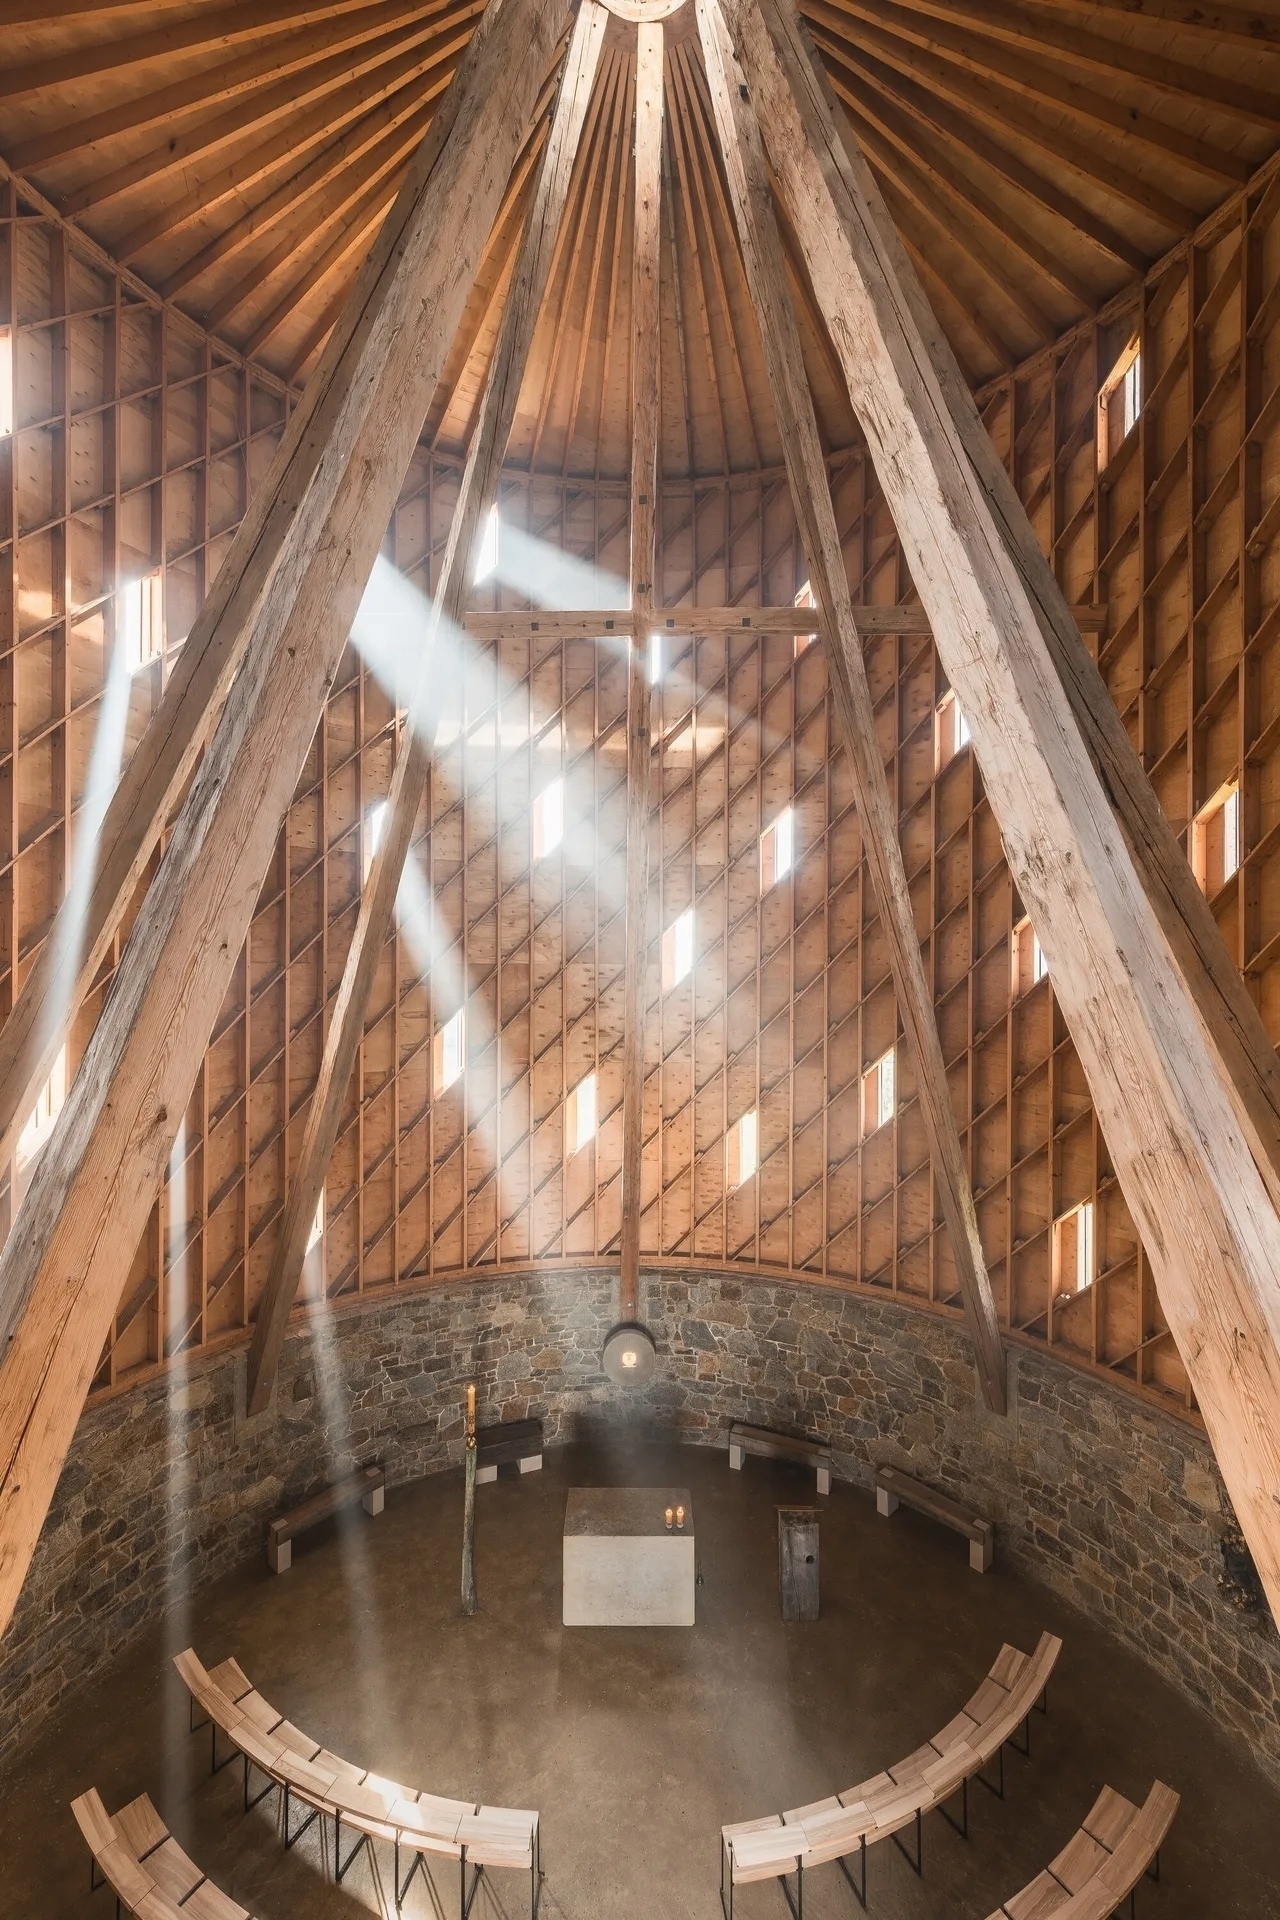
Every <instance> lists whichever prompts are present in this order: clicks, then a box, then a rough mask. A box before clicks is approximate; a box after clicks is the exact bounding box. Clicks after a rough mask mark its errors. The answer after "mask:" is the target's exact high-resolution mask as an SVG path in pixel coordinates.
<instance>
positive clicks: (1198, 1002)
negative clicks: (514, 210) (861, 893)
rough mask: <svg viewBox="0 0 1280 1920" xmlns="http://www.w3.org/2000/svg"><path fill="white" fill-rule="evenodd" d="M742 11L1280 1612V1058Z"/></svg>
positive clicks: (799, 199) (820, 107) (817, 120)
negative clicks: (1279, 1497) (1278, 1491)
mask: <svg viewBox="0 0 1280 1920" xmlns="http://www.w3.org/2000/svg"><path fill="white" fill-rule="evenodd" d="M784 5H785V11H784V9H783V6H780V5H778V4H777V0H726V7H727V11H728V14H729V18H730V20H731V23H732V27H733V31H734V37H735V41H736V44H737V48H738V53H739V56H740V58H741V59H742V62H743V65H744V67H745V70H746V73H747V77H748V81H749V83H750V87H751V93H752V96H753V99H754V102H755V106H756V111H757V114H758V115H759V118H760V123H761V125H762V127H763V128H764V129H765V132H766V138H767V139H768V143H769V149H770V154H771V157H772V160H773V164H774V168H775V171H776V173H777V176H778V180H779V184H780V186H781V188H782V191H783V194H784V197H785V199H786V202H787V205H788V207H789V209H790V211H791V216H792V218H793V220H794V221H795V223H796V229H797V233H798V234H799V237H800V240H801V243H802V245H803V247H804V249H805V255H806V259H807V261H808V264H809V270H810V275H811V278H812V280H813V284H814V290H815V293H816V294H817V296H818V298H819V300H820V302H821V304H822V307H823V310H824V312H825V313H826V314H827V316H828V320H829V324H830V325H831V328H832V335H833V338H834V340H835V341H836V344H837V347H838V348H839V351H840V354H841V358H842V361H843V363H844V366H845V373H846V379H847V381H848V384H849V391H850V399H851V401H852V402H853V404H854V406H855V408H856V410H857V412H858V415H859V417H860V419H861V420H862V422H863V426H864V430H865V432H866V436H867V441H868V445H869V448H870V452H871V456H872V459H873V461H874V463H875V466H876V469H877V471H878V473H879V474H880V479H881V485H882V487H883V489H884V492H885V496H886V499H887V500H888V502H889V504H890V507H891V510H892V513H893V518H894V522H895V524H896V526H897V529H898V534H899V538H900V540H901V542H902V545H903V549H904V554H905V558H906V560H907V562H908V564H909V566H910V568H911V574H912V579H913V580H914V582H915V585H916V588H917V590H918V592H919V594H920V598H921V601H922V603H923V604H924V606H925V607H926V608H927V609H928V611H929V613H930V615H931V618H932V621H933V628H934V636H935V642H936V645H937V648H938V652H939V654H940V656H941V659H942V664H943V666H944V668H945V670H946V672H947V674H948V676H949V678H950V680H951V683H952V686H953V687H954V688H955V692H956V696H957V698H958V699H959V700H960V701H961V703H962V705H963V708H964V712H965V715H966V718H967V719H968V721H969V725H970V729H971V733H972V737H973V741H974V746H975V749H976V752H977V755H978V761H979V765H980V768H981V772H982V779H983V787H984V790H985V793H986V796H987V800H988V802H989V804H990V806H991V809H992V813H993V815H994V817H995V819H996V821H997V823H998V824H999V827H1000V830H1001V834H1002V837H1003V840H1004V846H1005V852H1006V858H1007V859H1008V862H1009V866H1010V870H1011V873H1012V876H1013V880H1014V884H1015V885H1016V887H1017V889H1018V892H1019V894H1020V896H1021V898H1022V900H1023V902H1024V904H1025V906H1026V907H1027V909H1028V911H1029V913H1030V915H1031V918H1032V920H1033V922H1034V924H1035V927H1036V931H1037V933H1038V935H1039V937H1040V940H1041V943H1042V945H1043V947H1044V950H1045V954H1046V957H1047V959H1048V962H1049V968H1050V973H1051V977H1052V980H1053V986H1054V995H1055V999H1056V1000H1057V1003H1058V1005H1059V1006H1060V1007H1061V1009H1062V1013H1063V1016H1064V1018H1065V1020H1066V1022H1067V1026H1068V1029H1069V1031H1070V1033H1071V1037H1072V1040H1073V1042H1074V1045H1075V1048H1076V1052H1077V1054H1078V1055H1079V1058H1080V1061H1081V1063H1082V1065H1083V1067H1084V1071H1085V1076H1086V1079H1087V1081H1088V1085H1089V1090H1090V1093H1091V1095H1092V1098H1093V1103H1094V1109H1095V1112H1096V1114H1097V1118H1098V1122H1099V1124H1100V1125H1101V1127H1102V1129H1103V1132H1104V1135H1105V1138H1106V1141H1107V1145H1108V1148H1109V1150H1110V1153H1111V1157H1112V1161H1113V1164H1114V1167H1115V1171H1116V1174H1117V1176H1118V1179H1119V1183H1120V1187H1121V1190H1122V1192H1123V1194H1124V1197H1125V1200H1126V1201H1127V1203H1128V1206H1129V1208H1130V1211H1131V1213H1132V1215H1133V1219H1134V1224H1135V1226H1136V1227H1137V1230H1138V1232H1139V1234H1140V1236H1141V1239H1142V1243H1143V1245H1144V1247H1145V1248H1146V1249H1147V1252H1148V1254H1149V1256H1150V1259H1151V1266H1152V1271H1153V1274H1154V1277H1155V1281H1156V1287H1157V1291H1158V1294H1159V1298H1160V1303H1161V1306H1162V1308H1163V1311H1164V1314H1165V1316H1166V1318H1167V1320H1168V1324H1169V1326H1170V1328H1171V1330H1172V1331H1173V1333H1174V1336H1175V1338H1176V1340H1177V1343H1178V1348H1179V1351H1180V1353H1181V1355H1182V1357H1183V1360H1184V1363H1185V1364H1186V1367H1187V1371H1188V1374H1189V1376H1190V1379H1191V1382H1192V1385H1193V1387H1194V1389H1195V1394H1196V1398H1197V1400H1198V1402H1199V1405H1200V1407H1201V1410H1202V1412H1203V1414H1204V1418H1205V1422H1206V1425H1207V1427H1208V1429H1209V1433H1210V1437H1211V1439H1212V1441H1213V1445H1214V1449H1215V1452H1216V1454H1217V1459H1218V1464H1219V1466H1220V1468H1221V1470H1222V1474H1223V1478H1224V1480H1225V1482H1226V1485H1227V1490H1228V1492H1229V1494H1230V1495H1231V1499H1232V1503H1233V1505H1234V1507H1235V1510H1236V1514H1237V1516H1238V1518H1239V1520H1240V1523H1241V1526H1242V1528H1243V1530H1244V1533H1245V1537H1246V1539H1247V1540H1248V1542H1249V1545H1250V1548H1251V1550H1252V1552H1253V1556H1254V1559H1255V1561H1256V1562H1257V1565H1258V1569H1259V1572H1260V1574H1261V1577H1262V1581H1263V1584H1264V1587H1265V1589H1266V1591H1267V1594H1268V1597H1269V1599H1270V1601H1271V1604H1272V1606H1273V1607H1274V1608H1276V1609H1278V1610H1280V1507H1278V1506H1277V1504H1276V1501H1275V1497H1274V1490H1275V1487H1276V1485H1277V1484H1280V1345H1278V1341H1277V1328H1280V1279H1278V1277H1277V1276H1280V1064H1278V1062H1277V1056H1276V1051H1275V1049H1274V1047H1273V1046H1272V1045H1271V1043H1270V1041H1269V1039H1268V1038H1267V1035H1266V1031H1265V1029H1264V1027H1263V1025H1262V1021H1261V1018H1260V1016H1259V1014H1258V1012H1257V1009H1256V1008H1255V1007H1254V1005H1253V1002H1252V1000H1251V999H1250V997H1249V994H1248V991H1247V988H1246V986H1245V983H1244V980H1243V978H1242V976H1241V974H1240V971H1239V969H1238V967H1237V966H1236V965H1235V963H1234V961H1233V960H1232V959H1231V956H1230V954H1229V953H1228V952H1227V949H1226V947H1225V946H1224V944H1223V941H1222V936H1221V934H1220V933H1219V931H1218V929H1217V926H1216V924H1215V922H1214V918H1213V914H1212V911H1211V908H1210V906H1209V903H1208V901H1207V900H1206V899H1205V896H1204V895H1203V893H1202V892H1201V890H1200V888H1199V887H1198V886H1197V885H1196V883H1195V879H1194V876H1193V875H1192V873H1191V870H1190V867H1189V866H1188V864H1187V861H1186V857H1185V855H1184V854H1183V852H1182V849H1181V848H1180V846H1179V845H1178V842H1177V839H1176V838H1175V836H1174V833H1173V829H1172V827H1171V825H1170V823H1169V820H1168V818H1167V817H1166V816H1165V814H1164V813H1163V811H1162V809H1161V807H1160V804H1159V801H1158V799H1157V797H1156V795H1155V792H1154V790H1153V788H1152V786H1151V783H1150V781H1149V780H1148V779H1147V777H1146V775H1145V773H1144V772H1143V770H1142V766H1141V763H1140V761H1139V759H1138V757H1137V754H1136V752H1135V750H1134V748H1133V746H1132V744H1131V742H1130V740H1129V738H1128V735H1127V733H1126V731H1125V728H1124V723H1123V721H1122V719H1121V717H1120V715H1119V713H1118V711H1117V709H1116V706H1115V703H1114V702H1113V700H1112V698H1111V696H1110V694H1109V693H1108V691H1107V688H1106V686H1105V684H1104V683H1103V681H1102V678H1101V676H1100V674H1099V673H1098V671H1097V669H1096V667H1095V666H1094V665H1093V663H1092V661H1091V659H1090V657H1089V654H1088V652H1087V649H1086V648H1085V646H1084V644H1083V643H1082V641H1081V640H1080V637H1079V634H1078V633H1077V631H1076V629H1075V627H1074V625H1073V623H1072V621H1071V617H1070V613H1069V611H1068V609H1067V607H1066V605H1065V603H1064V601H1063V598H1062V594H1061V592H1060V590H1059V588H1058V585H1057V583H1056V581H1055V579H1054V577H1053V574H1052V572H1051V570H1050V568H1049V565H1048V562H1047V561H1046V559H1045V556H1044V554H1043V552H1042V550H1041V548H1040V546H1039V544H1038V542H1037V540H1036V536H1035V533H1034V531H1033V530H1032V528H1031V526H1030V524H1029V523H1028V521H1027V519H1026V515H1025V513H1024V512H1023V509H1022V507H1021V505H1020V504H1019V501H1018V498H1017V495H1016V493H1015V491H1014V489H1013V485H1012V483H1011V481H1010V479H1009V477H1008V474H1007V473H1006V471H1005V469H1004V467H1003V465H1002V463H1001V461H1000V459H999V457H998V455H997V453H996V450H995V448H994V447H993V445H992V443H991V440H990V438H989V436H988V435H987V434H986V432H985V430H984V429H983V427H982V423H981V421H980V419H979V417H978V413H977V410H976V407H975V406H974V403H973V400H972V396H971V395H970V393H969V391H968V389H967V387H966V386H965V384H964V382H963V381H962V379H961V378H960V376H959V372H958V369H957V368H956V367H955V364H954V362H953V360H952V357H951V355H950V352H949V350H948V348H947V346H946V344H945V341H944V339H943V337H942V335H941V333H940V331H939V329H938V326H937V323H936V321H935V319H934V317H933V315H932V314H931V312H930V311H929V308H928V305H927V302H926V300H925V298H924V295H923V293H922V291H921V289H920V286H919V283H918V282H917V281H916V279H915V276H914V274H913V273H912V272H911V269H910V266H909V264H908V262H907V261H906V258H905V256H904V254H903V250H902V246H901V243H900V241H899V240H898V239H897V237H896V235H895V234H894V232H893V230H892V226H891V223H890V221H889V218H888V215H887V212H886V210H885V208H884V206H883V204H882V203H881V200H880V196H879V194H878V192H877V189H876V187H875V184H874V181H873V180H872V178H871V176H870V173H869V171H868V169H867V166H866V163H865V162H864V161H863V160H862V158H861V156H860V155H857V154H856V153H854V152H852V151H850V150H849V149H848V148H847V147H846V145H845V143H844V142H842V140H841V137H840V134H839V133H838V131H837V128H836V124H835V119H834V109H833V105H832V102H831V98H830V95H829V93H828V92H827V90H826V88H825V86H824V83H823V80H822V77H821V73H820V71H819V69H818V67H817V65H816V57H814V58H812V59H811V47H810V45H809V43H808V42H807V41H806V39H805V37H804V35H803V30H802V28H801V25H800V22H799V20H798V18H797V17H796V15H795V13H794V11H793V10H792V9H791V7H790V6H789V5H786V0H784Z"/></svg>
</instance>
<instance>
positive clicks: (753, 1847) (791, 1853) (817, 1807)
mask: <svg viewBox="0 0 1280 1920" xmlns="http://www.w3.org/2000/svg"><path fill="white" fill-rule="evenodd" d="M1061 1651H1062V1642H1061V1640H1059V1639H1058V1638H1057V1637H1056V1635H1054V1634H1051V1633H1044V1634H1041V1636H1040V1643H1039V1645H1038V1646H1037V1648H1036V1650H1035V1652H1034V1653H1033V1654H1030V1655H1028V1654H1025V1653H1021V1652H1019V1650H1018V1649H1017V1648H1016V1647H1010V1646H1003V1647H1001V1649H1000V1652H999V1654H998V1655H997V1657H996V1660H995V1664H994V1665H993V1666H992V1668H991V1671H990V1673H989V1674H988V1675H987V1677H986V1679H985V1680H984V1681H983V1682H982V1685H981V1686H980V1687H979V1688H978V1690H977V1692H976V1693H975V1694H974V1695H973V1696H972V1698H971V1699H970V1700H968V1701H967V1702H966V1704H965V1705H964V1707H962V1708H961V1710H960V1712H959V1713H958V1714H956V1716H955V1718H954V1719H952V1720H949V1721H948V1722H947V1724H946V1726H945V1727H943V1728H942V1729H941V1731H940V1732H938V1733H936V1734H935V1735H934V1736H933V1738H932V1740H929V1741H927V1742H926V1743H925V1745H924V1746H922V1747H917V1748H916V1751H915V1752H914V1753H910V1754H908V1755H907V1757H906V1758H905V1759H904V1760H900V1761H898V1762H897V1764H896V1765H894V1766H892V1767H888V1768H886V1769H885V1771H884V1772H883V1773H877V1774H874V1775H873V1776H872V1777H871V1778H870V1779H869V1780H863V1781H861V1782H860V1783H859V1784H858V1785H857V1786H856V1787H849V1788H848V1789H847V1790H846V1791H845V1792H844V1793H838V1794H832V1795H830V1796H829V1797H828V1798H827V1799H825V1800H815V1801H813V1802H812V1804H811V1805H809V1806H807V1807H793V1808H791V1810H790V1811H789V1812H787V1813H781V1814H770V1815H766V1816H765V1817H764V1818H763V1819H758V1820H745V1821H741V1822H739V1823H737V1824H736V1825H733V1826H727V1827H722V1828H721V1830H720V1848H721V1851H720V1904H721V1907H722V1908H723V1909H724V1912H725V1916H726V1920H733V1889H734V1887H735V1886H742V1885H743V1884H745V1883H747V1882H750V1881H754V1880H780V1881H781V1883H782V1890H783V1892H784V1894H785V1895H786V1898H787V1904H788V1906H789V1907H790V1908H791V1910H792V1912H793V1914H795V1915H796V1920H800V1916H801V1915H802V1914H803V1911H804V1876H805V1873H806V1871H808V1870H810V1869H812V1868H813V1867H816V1866H823V1865H826V1864H828V1863H829V1862H832V1861H834V1862H836V1863H837V1864H838V1865H839V1867H840V1870H841V1872H842V1873H843V1874H844V1877H845V1879H846V1880H847V1881H848V1883H849V1886H850V1887H851V1888H852V1890H853V1893H854V1895H855V1897H856V1898H857V1899H858V1900H859V1901H860V1902H861V1904H862V1905H863V1906H864V1907H865V1905H866V1902H867V1849H868V1847H872V1846H874V1845H875V1844H876V1842H877V1841H880V1840H892V1841H893V1842H894V1844H895V1846H897V1847H898V1848H899V1849H900V1850H901V1852H902V1853H903V1854H904V1855H905V1856H906V1858H907V1860H908V1861H909V1862H910V1864H911V1866H912V1867H913V1868H914V1870H915V1871H916V1872H917V1873H920V1872H921V1871H922V1867H923V1850H922V1839H921V1823H922V1821H923V1818H924V1815H925V1814H926V1813H929V1812H931V1811H937V1812H938V1813H940V1814H941V1815H942V1817H943V1819H944V1820H947V1821H949V1822H950V1824H951V1825H952V1826H954V1827H955V1828H956V1829H957V1831H958V1832H960V1833H962V1834H964V1835H965V1836H966V1837H967V1836H968V1831H969V1782H970V1780H973V1779H978V1780H981V1781H982V1784H983V1785H984V1786H986V1787H989V1788H990V1790H991V1791H992V1792H993V1793H995V1794H998V1795H999V1797H1000V1798H1001V1799H1003V1797H1004V1749H1005V1746H1006V1744H1007V1743H1008V1742H1009V1741H1010V1740H1013V1739H1014V1737H1015V1735H1016V1734H1017V1733H1018V1730H1019V1728H1023V1729H1025V1744H1024V1745H1023V1746H1022V1747H1021V1749H1020V1751H1022V1752H1024V1753H1030V1751H1031V1728H1030V1714H1031V1710H1032V1708H1033V1707H1035V1706H1038V1705H1040V1706H1043V1705H1044V1703H1045V1696H1046V1689H1047V1687H1048V1684H1049V1676H1050V1675H1051V1673H1052V1672H1053V1669H1054V1667H1055V1665H1056V1664H1057V1659H1058V1655H1059V1653H1060V1652H1061ZM993 1760H995V1761H997V1762H998V1765H999V1778H998V1783H996V1782H993V1781H991V1780H988V1779H987V1778H986V1775H985V1769H986V1767H987V1766H988V1765H989V1764H990V1763H991V1762H992V1761H993ZM957 1793H959V1794H961V1795H962V1796H963V1799H962V1805H963V1814H962V1818H961V1820H956V1819H955V1818H954V1816H953V1815H952V1814H950V1813H948V1812H947V1809H946V1805H945V1802H946V1801H948V1800H950V1799H951V1798H952V1797H953V1796H954V1795H955V1794H957ZM913 1825H914V1827H915V1830H916V1845H915V1854H914V1857H913V1856H912V1854H911V1853H910V1852H908V1850H907V1848H906V1847H905V1846H904V1845H903V1843H902V1840H901V1839H900V1837H899V1836H900V1835H901V1833H902V1831H903V1829H904V1828H906V1827H909V1826H913ZM855 1853H856V1854H857V1855H858V1856H859V1860H860V1863H861V1874H860V1882H861V1884H859V1881H858V1880H855V1879H854V1877H853V1874H852V1873H851V1872H850V1870H849V1867H848V1864H847V1862H848V1857H849V1855H851V1854H855ZM793 1873H794V1874H795V1876H796V1896H795V1899H794V1900H793V1899H792V1895H791V1889H790V1887H789V1886H788V1885H787V1877H788V1876H789V1875H790V1874H793ZM726 1887H727V1890H728V1898H727V1900H726V1897H725V1896H726ZM1019 1920H1029V1916H1020V1917H1019ZM1071 1920H1075V1917H1074V1915H1073V1916H1072V1917H1071Z"/></svg>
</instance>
